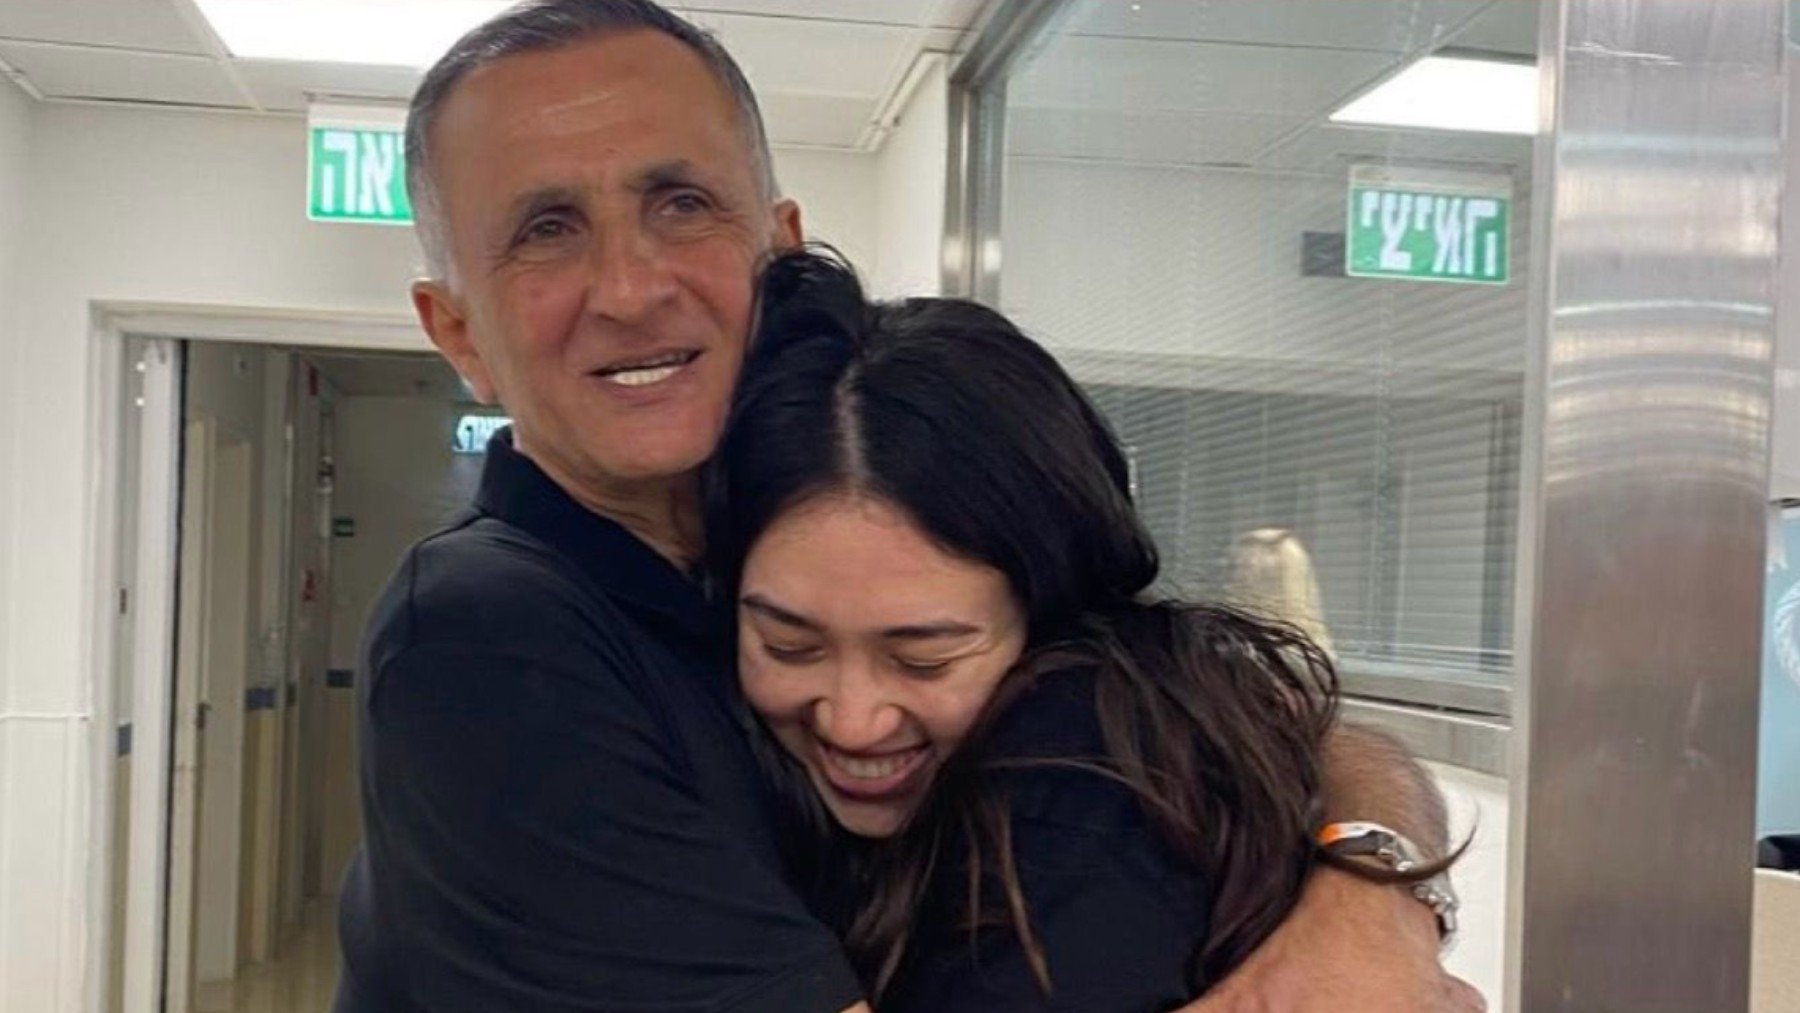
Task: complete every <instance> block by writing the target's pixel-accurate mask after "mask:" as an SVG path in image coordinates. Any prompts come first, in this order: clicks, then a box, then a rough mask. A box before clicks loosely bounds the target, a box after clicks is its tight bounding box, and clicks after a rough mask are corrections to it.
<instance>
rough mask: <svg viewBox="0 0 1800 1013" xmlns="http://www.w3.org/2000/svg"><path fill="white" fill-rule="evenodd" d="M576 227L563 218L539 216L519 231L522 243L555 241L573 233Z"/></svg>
mask: <svg viewBox="0 0 1800 1013" xmlns="http://www.w3.org/2000/svg"><path fill="white" fill-rule="evenodd" d="M574 231H575V227H574V226H573V225H571V224H569V222H567V221H566V220H564V219H562V218H539V219H536V220H534V221H532V222H531V223H530V224H529V225H526V226H525V229H524V231H522V232H520V233H519V241H520V242H521V243H546V242H554V241H555V240H558V239H562V238H564V237H566V236H569V235H571V234H573V233H574Z"/></svg>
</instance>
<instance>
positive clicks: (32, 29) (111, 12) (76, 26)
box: [0, 0, 209, 56]
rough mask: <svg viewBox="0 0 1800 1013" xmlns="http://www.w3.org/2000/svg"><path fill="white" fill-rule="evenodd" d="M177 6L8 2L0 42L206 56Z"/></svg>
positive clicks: (127, 1) (156, 1)
mask: <svg viewBox="0 0 1800 1013" xmlns="http://www.w3.org/2000/svg"><path fill="white" fill-rule="evenodd" d="M177 2H178V0H7V2H6V3H0V38H5V39H25V40H30V41H35V42H65V43H77V44H81V45H88V46H111V47H115V48H119V49H142V50H151V51H156V52H164V53H188V54H192V55H199V56H203V55H206V54H207V53H208V52H209V50H208V49H207V48H206V42H207V40H206V38H205V36H204V35H203V34H201V32H200V31H199V30H197V29H195V28H194V27H192V26H190V25H189V24H188V22H187V21H186V20H185V19H184V18H183V17H182V15H181V13H180V10H179V9H178V8H177V7H176V3H177Z"/></svg>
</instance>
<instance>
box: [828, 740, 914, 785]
mask: <svg viewBox="0 0 1800 1013" xmlns="http://www.w3.org/2000/svg"><path fill="white" fill-rule="evenodd" d="M922 751H923V747H919V748H915V749H909V750H907V751H906V752H904V753H892V754H889V755H887V756H882V757H877V758H875V759H864V758H861V757H855V756H845V755H844V754H842V753H839V752H837V751H836V750H827V751H826V755H828V756H829V757H830V758H831V764H832V766H834V767H836V768H837V769H838V770H840V771H842V772H844V773H845V774H848V775H850V776H851V777H854V778H856V779H857V780H859V781H877V780H880V779H882V778H884V777H893V776H894V775H895V774H898V773H899V772H900V771H902V770H905V769H906V768H907V767H910V766H912V764H913V762H914V761H915V760H917V759H918V758H919V756H920V754H921V753H922Z"/></svg>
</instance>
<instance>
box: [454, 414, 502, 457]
mask: <svg viewBox="0 0 1800 1013" xmlns="http://www.w3.org/2000/svg"><path fill="white" fill-rule="evenodd" d="M510 425H512V419H509V418H507V417H506V416H504V415H464V416H463V417H462V418H459V419H457V420H456V431H455V432H454V433H452V434H451V437H450V450H451V451H452V452H453V453H458V454H485V453H487V445H488V440H489V439H490V438H492V437H493V435H494V434H495V433H497V432H499V431H500V428H501V427H502V426H510Z"/></svg>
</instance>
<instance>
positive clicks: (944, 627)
mask: <svg viewBox="0 0 1800 1013" xmlns="http://www.w3.org/2000/svg"><path fill="white" fill-rule="evenodd" d="M980 632H981V627H979V626H974V625H971V624H969V623H964V622H958V621H956V620H954V619H940V620H938V621H937V622H933V623H917V624H914V625H910V626H893V627H889V628H888V629H885V630H882V631H881V635H882V636H883V637H884V638H886V639H888V640H936V639H939V638H942V637H968V636H973V635H975V634H977V633H980Z"/></svg>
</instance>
